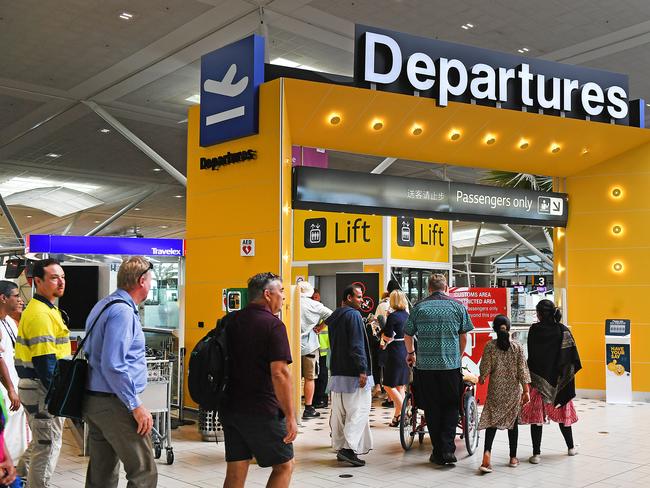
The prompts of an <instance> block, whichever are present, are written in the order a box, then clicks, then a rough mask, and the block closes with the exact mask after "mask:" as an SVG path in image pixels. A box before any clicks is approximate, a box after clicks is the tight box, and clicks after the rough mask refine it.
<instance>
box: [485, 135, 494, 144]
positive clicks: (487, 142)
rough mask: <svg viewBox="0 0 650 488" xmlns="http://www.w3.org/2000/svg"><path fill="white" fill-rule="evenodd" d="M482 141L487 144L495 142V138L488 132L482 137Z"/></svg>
mask: <svg viewBox="0 0 650 488" xmlns="http://www.w3.org/2000/svg"><path fill="white" fill-rule="evenodd" d="M483 142H485V143H486V144H488V145H492V144H494V143H495V142H497V138H496V136H494V135H493V134H488V135H486V136H485V139H483Z"/></svg>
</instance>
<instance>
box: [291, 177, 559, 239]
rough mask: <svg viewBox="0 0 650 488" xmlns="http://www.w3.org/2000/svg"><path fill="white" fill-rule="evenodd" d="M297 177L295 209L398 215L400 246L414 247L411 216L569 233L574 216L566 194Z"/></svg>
mask: <svg viewBox="0 0 650 488" xmlns="http://www.w3.org/2000/svg"><path fill="white" fill-rule="evenodd" d="M293 172H294V173H293V207H294V208H297V209H305V210H323V211H330V212H354V213H361V214H379V215H395V216H397V217H400V218H402V220H401V221H400V223H399V224H398V225H399V235H400V238H401V241H400V245H401V246H405V245H408V243H409V242H410V235H409V232H410V231H409V229H408V227H409V226H408V225H407V224H408V223H409V222H408V221H407V220H406V219H404V217H406V216H409V217H423V218H434V219H436V218H437V219H445V220H449V219H457V220H467V221H480V222H499V223H513V224H533V225H544V226H549V227H552V226H558V227H565V226H566V224H567V218H568V213H569V212H568V196H567V195H566V194H563V193H552V192H538V191H530V190H521V189H516V188H502V187H497V186H486V185H472V184H468V183H453V182H448V181H432V180H421V179H417V178H405V177H401V176H389V175H378V174H368V173H358V172H353V171H341V170H333V169H321V168H310V167H305V166H302V167H295V168H294V169H293Z"/></svg>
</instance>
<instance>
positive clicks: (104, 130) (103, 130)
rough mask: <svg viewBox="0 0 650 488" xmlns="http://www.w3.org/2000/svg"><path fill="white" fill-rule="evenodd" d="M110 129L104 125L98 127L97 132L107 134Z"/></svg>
mask: <svg viewBox="0 0 650 488" xmlns="http://www.w3.org/2000/svg"><path fill="white" fill-rule="evenodd" d="M110 131H111V129H107V128H105V127H104V128H103V129H99V132H101V133H102V134H108V133H109V132H110Z"/></svg>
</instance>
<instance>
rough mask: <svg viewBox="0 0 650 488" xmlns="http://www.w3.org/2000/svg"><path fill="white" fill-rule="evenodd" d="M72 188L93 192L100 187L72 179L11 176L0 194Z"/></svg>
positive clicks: (3, 185) (0, 187) (0, 190)
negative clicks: (36, 189)
mask: <svg viewBox="0 0 650 488" xmlns="http://www.w3.org/2000/svg"><path fill="white" fill-rule="evenodd" d="M57 187H63V188H70V189H72V190H77V191H81V192H85V193H87V192H92V191H93V190H97V189H99V188H100V187H99V186H94V185H87V184H85V183H74V182H70V181H54V180H47V179H45V178H25V177H22V176H17V177H15V178H11V179H10V180H7V181H4V182H2V183H0V194H2V196H3V197H5V198H6V197H8V196H9V195H13V194H14V193H18V192H21V191H26V190H33V189H35V188H57Z"/></svg>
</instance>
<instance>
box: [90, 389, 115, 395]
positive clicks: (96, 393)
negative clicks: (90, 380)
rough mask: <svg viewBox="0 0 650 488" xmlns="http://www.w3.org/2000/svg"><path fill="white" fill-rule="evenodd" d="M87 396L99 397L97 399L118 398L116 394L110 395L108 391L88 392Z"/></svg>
mask: <svg viewBox="0 0 650 488" xmlns="http://www.w3.org/2000/svg"><path fill="white" fill-rule="evenodd" d="M86 395H90V396H97V397H116V396H117V395H116V394H115V393H108V392H106V391H92V390H86Z"/></svg>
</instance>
